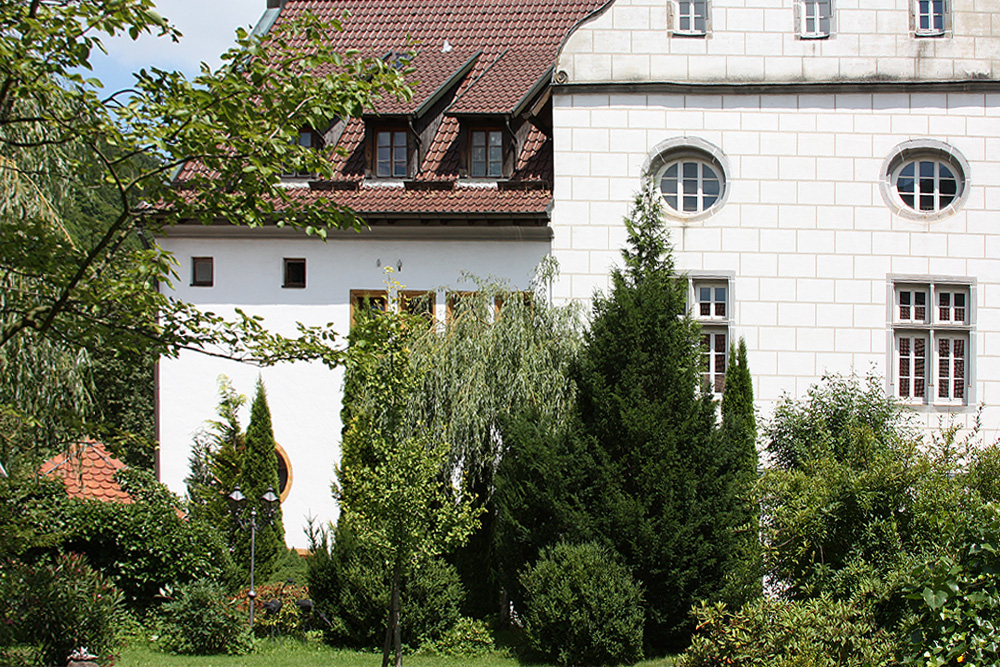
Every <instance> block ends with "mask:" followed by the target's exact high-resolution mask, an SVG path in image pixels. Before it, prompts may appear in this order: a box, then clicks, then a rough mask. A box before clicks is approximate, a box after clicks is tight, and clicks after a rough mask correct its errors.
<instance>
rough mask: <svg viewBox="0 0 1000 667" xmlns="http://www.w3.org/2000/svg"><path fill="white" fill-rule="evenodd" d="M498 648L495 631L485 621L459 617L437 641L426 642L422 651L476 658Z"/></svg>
mask: <svg viewBox="0 0 1000 667" xmlns="http://www.w3.org/2000/svg"><path fill="white" fill-rule="evenodd" d="M495 648H496V645H495V644H494V642H493V633H491V632H490V629H489V626H487V625H486V622H485V621H481V620H479V619H475V618H466V617H465V616H463V617H462V618H459V619H458V621H457V622H456V623H455V625H453V626H451V627H450V628H449V629H448V630H446V631H445V632H444V634H443V635H441V638H440V639H438V640H437V641H435V642H430V643H428V644H424V645H423V646H421V647H420V649H421V651H424V652H427V653H437V654H439V655H447V656H452V657H458V658H475V657H479V656H484V655H487V654H489V653H492V652H493V650H494V649H495Z"/></svg>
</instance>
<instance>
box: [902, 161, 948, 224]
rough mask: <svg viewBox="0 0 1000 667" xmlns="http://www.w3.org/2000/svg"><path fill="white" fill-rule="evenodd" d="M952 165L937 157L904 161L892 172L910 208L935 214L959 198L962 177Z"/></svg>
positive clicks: (904, 202) (904, 200)
mask: <svg viewBox="0 0 1000 667" xmlns="http://www.w3.org/2000/svg"><path fill="white" fill-rule="evenodd" d="M956 171H957V170H956V169H955V167H954V166H953V165H951V164H949V163H947V162H944V161H942V160H940V159H937V158H934V157H925V158H921V159H917V160H909V161H907V162H903V163H902V164H901V165H900V166H899V168H898V169H896V171H895V173H894V174H893V175H892V186H893V190H894V191H895V193H896V195H897V196H898V197H899V200H900V201H901V202H902V203H903V205H904V206H906V207H907V208H911V209H913V210H915V211H927V212H929V213H933V212H936V211H943V210H944V209H946V208H948V207H949V206H951V205H952V203H953V202H954V201H955V200H956V199H957V198H958V194H959V191H960V190H961V185H962V183H961V179H960V178H959V176H958V174H957V173H956Z"/></svg>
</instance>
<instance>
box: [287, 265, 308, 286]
mask: <svg viewBox="0 0 1000 667" xmlns="http://www.w3.org/2000/svg"><path fill="white" fill-rule="evenodd" d="M305 286H306V260H304V259H287V258H286V259H285V284H284V285H282V287H305Z"/></svg>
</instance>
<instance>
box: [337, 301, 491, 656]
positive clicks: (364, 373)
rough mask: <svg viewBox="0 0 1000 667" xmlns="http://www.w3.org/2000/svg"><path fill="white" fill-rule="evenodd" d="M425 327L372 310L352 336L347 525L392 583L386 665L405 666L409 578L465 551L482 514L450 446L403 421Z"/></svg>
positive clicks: (344, 471) (344, 454) (342, 477)
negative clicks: (457, 478)
mask: <svg viewBox="0 0 1000 667" xmlns="http://www.w3.org/2000/svg"><path fill="white" fill-rule="evenodd" d="M426 326H427V325H426V320H424V319H423V318H422V317H420V316H418V315H409V314H407V313H372V314H371V315H369V316H364V315H362V316H361V317H359V318H358V319H357V320H356V321H355V323H354V326H353V327H352V330H351V342H350V352H351V356H350V361H349V363H348V368H347V378H346V379H345V385H346V386H347V387H348V388H349V391H345V394H346V396H347V397H348V398H347V399H346V400H345V406H344V415H345V421H344V423H345V426H344V434H343V442H342V444H341V463H340V466H339V467H338V469H337V480H338V484H339V489H338V493H337V496H338V499H339V500H340V519H339V521H340V522H342V523H343V524H344V525H345V526H346V527H347V528H349V529H350V530H351V532H352V533H353V535H354V536H355V537H356V538H357V539H358V541H359V542H360V544H361V545H362V546H364V547H365V548H367V549H370V550H372V551H373V552H374V553H375V554H377V556H378V560H379V562H381V563H383V564H384V567H385V568H386V572H385V574H386V576H387V579H388V580H389V581H390V582H391V587H390V595H389V609H388V623H387V624H386V634H385V644H384V649H383V658H382V664H383V667H386V666H387V665H388V664H389V656H390V651H391V649H392V648H393V647H394V648H395V663H396V665H397V667H398V666H399V665H401V664H402V636H401V627H400V609H401V594H402V588H403V580H404V578H405V577H407V576H408V575H410V574H411V573H412V571H413V569H414V568H415V567H418V566H419V565H420V564H421V563H422V562H425V561H426V560H427V559H429V558H433V557H434V556H436V555H438V554H441V553H443V552H445V551H446V550H448V549H450V548H454V547H456V546H458V545H459V544H461V543H462V542H463V541H464V540H465V539H466V538H467V537H468V535H469V533H470V532H471V531H472V530H473V528H474V526H475V522H476V515H477V511H476V510H475V509H474V508H473V506H472V501H471V499H470V498H469V497H468V496H467V495H466V494H465V492H464V489H463V488H462V487H461V486H459V487H458V488H456V487H455V486H453V485H452V483H451V476H450V474H449V472H450V471H449V468H448V466H447V462H448V456H449V448H448V443H447V442H445V441H444V440H442V439H440V438H439V437H436V434H434V433H433V432H432V431H430V430H429V429H428V430H425V431H423V432H416V433H414V432H412V431H411V430H410V429H408V428H407V424H406V420H405V415H406V411H407V409H408V406H409V404H410V401H411V400H412V394H413V392H414V391H415V389H416V387H417V386H418V382H419V369H418V368H416V367H415V366H414V365H413V364H411V363H410V355H411V348H410V344H411V340H412V336H413V335H414V333H415V332H416V331H419V330H420V329H421V328H426Z"/></svg>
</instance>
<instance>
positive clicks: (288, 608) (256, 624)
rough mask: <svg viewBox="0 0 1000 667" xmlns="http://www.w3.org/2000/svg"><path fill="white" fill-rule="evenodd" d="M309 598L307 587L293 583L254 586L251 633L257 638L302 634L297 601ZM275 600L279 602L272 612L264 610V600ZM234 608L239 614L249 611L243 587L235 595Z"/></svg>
mask: <svg viewBox="0 0 1000 667" xmlns="http://www.w3.org/2000/svg"><path fill="white" fill-rule="evenodd" d="M308 597H309V590H308V589H307V588H305V587H303V586H296V585H294V584H287V583H285V584H264V585H263V586H258V587H257V604H256V605H255V606H254V616H253V632H254V634H255V635H257V636H258V637H270V636H275V635H278V636H291V637H302V635H303V633H304V632H305V622H304V621H305V619H304V618H303V616H302V612H301V611H299V607H298V605H297V604H295V603H296V602H297V601H298V600H303V599H305V598H308ZM272 600H277V601H279V602H280V603H281V605H280V606H279V607H278V609H277V610H276V611H273V610H271V609H268V607H267V606H265V605H266V603H268V602H270V601H272ZM236 607H237V609H238V610H239V612H240V613H241V614H245V613H249V609H250V599H249V598H248V597H247V590H246V589H244V590H242V591H240V594H239V595H238V596H237V597H236Z"/></svg>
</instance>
